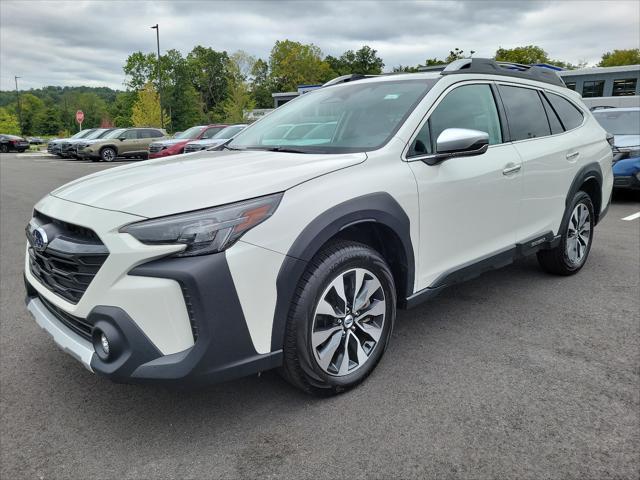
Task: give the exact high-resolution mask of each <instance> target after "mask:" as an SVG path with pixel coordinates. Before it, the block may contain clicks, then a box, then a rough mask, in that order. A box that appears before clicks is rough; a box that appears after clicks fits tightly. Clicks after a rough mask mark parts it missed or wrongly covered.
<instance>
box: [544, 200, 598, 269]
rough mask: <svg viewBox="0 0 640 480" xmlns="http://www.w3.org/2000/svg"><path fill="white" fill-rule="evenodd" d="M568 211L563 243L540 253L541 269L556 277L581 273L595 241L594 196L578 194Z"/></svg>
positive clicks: (562, 229) (562, 232)
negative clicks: (592, 198)
mask: <svg viewBox="0 0 640 480" xmlns="http://www.w3.org/2000/svg"><path fill="white" fill-rule="evenodd" d="M567 212H568V213H569V216H568V218H566V219H565V220H564V222H563V225H562V228H561V233H560V234H561V240H560V244H559V245H558V246H557V247H555V248H553V249H550V250H541V251H539V252H538V262H539V263H540V266H541V267H542V268H543V270H545V271H547V272H549V273H552V274H554V275H573V274H575V273H578V272H579V271H580V270H581V269H582V267H583V266H584V264H585V263H586V261H587V257H588V256H589V252H590V251H591V244H592V242H593V228H594V226H595V215H594V208H593V203H592V202H591V197H589V195H587V194H586V193H585V192H583V191H579V192H577V193H576V194H575V196H574V197H573V201H572V202H571V203H570V204H569V208H568V209H567Z"/></svg>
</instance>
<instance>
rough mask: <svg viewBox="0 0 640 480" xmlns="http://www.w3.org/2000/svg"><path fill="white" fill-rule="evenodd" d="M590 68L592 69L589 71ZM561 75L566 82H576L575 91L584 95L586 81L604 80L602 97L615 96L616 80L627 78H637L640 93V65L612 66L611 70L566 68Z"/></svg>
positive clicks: (636, 91)
mask: <svg viewBox="0 0 640 480" xmlns="http://www.w3.org/2000/svg"><path fill="white" fill-rule="evenodd" d="M633 67H635V68H633ZM588 70H592V71H591V72H589V71H588ZM560 76H561V77H562V80H564V82H565V83H571V82H575V84H576V86H575V91H576V92H578V93H579V94H580V95H583V92H584V82H591V81H597V80H604V91H603V93H602V97H613V82H614V80H627V79H633V78H635V79H636V89H635V94H636V95H640V66H638V65H635V66H631V68H627V69H624V70H623V69H622V68H620V67H611V70H609V71H607V69H606V68H593V69H581V70H576V71H571V70H565V71H564V72H560ZM583 96H584V95H583ZM585 98H589V97H585ZM591 98H594V97H591Z"/></svg>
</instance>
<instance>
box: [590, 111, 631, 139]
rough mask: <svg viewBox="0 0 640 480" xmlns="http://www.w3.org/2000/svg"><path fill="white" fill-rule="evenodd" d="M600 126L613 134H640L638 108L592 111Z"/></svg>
mask: <svg viewBox="0 0 640 480" xmlns="http://www.w3.org/2000/svg"><path fill="white" fill-rule="evenodd" d="M593 116H594V117H595V118H596V120H598V122H599V123H600V125H602V128H604V129H605V130H606V131H607V132H609V133H613V134H614V135H640V110H633V111H617V112H616V111H615V110H614V111H610V110H601V111H597V112H593Z"/></svg>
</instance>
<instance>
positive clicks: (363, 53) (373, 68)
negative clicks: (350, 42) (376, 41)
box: [325, 45, 384, 75]
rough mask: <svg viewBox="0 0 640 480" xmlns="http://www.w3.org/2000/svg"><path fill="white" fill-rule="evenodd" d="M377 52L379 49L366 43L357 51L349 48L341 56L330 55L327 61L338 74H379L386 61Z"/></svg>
mask: <svg viewBox="0 0 640 480" xmlns="http://www.w3.org/2000/svg"><path fill="white" fill-rule="evenodd" d="M377 53H378V52H377V50H374V49H372V48H371V47H369V46H368V45H364V46H362V48H360V49H359V50H357V51H356V52H354V51H353V50H347V51H346V52H344V53H343V54H342V55H340V57H339V58H336V57H332V56H331V55H328V56H327V57H326V58H325V61H326V62H327V63H328V64H329V66H330V67H331V69H332V70H333V71H334V72H335V73H336V75H348V74H350V73H360V74H362V75H379V74H381V73H382V69H383V68H384V62H383V61H382V58H380V57H379V56H378V55H377Z"/></svg>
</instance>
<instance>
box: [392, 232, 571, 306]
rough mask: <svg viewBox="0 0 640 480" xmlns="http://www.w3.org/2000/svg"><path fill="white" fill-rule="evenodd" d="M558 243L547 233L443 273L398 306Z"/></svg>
mask: <svg viewBox="0 0 640 480" xmlns="http://www.w3.org/2000/svg"><path fill="white" fill-rule="evenodd" d="M559 241H560V237H557V236H555V235H554V234H553V233H552V232H547V233H545V234H544V235H539V236H536V237H534V238H531V239H528V240H525V241H523V242H521V243H518V244H516V245H514V246H513V247H509V248H506V249H504V250H501V251H499V252H496V253H493V254H491V255H488V256H486V257H484V258H481V259H479V260H474V261H472V262H469V263H467V264H464V265H461V266H459V267H456V268H454V269H452V270H450V271H448V272H445V273H443V274H442V275H441V276H440V277H438V278H437V279H436V280H435V281H434V282H433V283H432V284H431V285H430V286H428V287H427V288H424V289H422V290H420V291H419V292H417V293H415V294H413V295H411V296H409V297H407V298H406V299H405V300H403V301H401V302H400V304H399V305H400V306H401V307H403V308H413V307H415V306H417V305H419V304H421V303H423V302H425V301H426V300H429V299H431V298H433V297H435V296H436V295H438V294H439V293H440V292H441V291H442V290H444V289H445V288H446V287H448V286H451V285H454V284H457V283H462V282H466V281H467V280H471V279H473V278H476V277H478V276H480V275H482V274H483V273H486V272H489V271H491V270H497V269H499V268H502V267H506V266H507V265H510V264H512V263H513V262H515V261H516V260H518V259H520V258H523V257H527V256H529V255H533V254H534V253H536V252H538V251H539V250H545V249H549V248H554V247H556V246H557V245H558V243H559Z"/></svg>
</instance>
